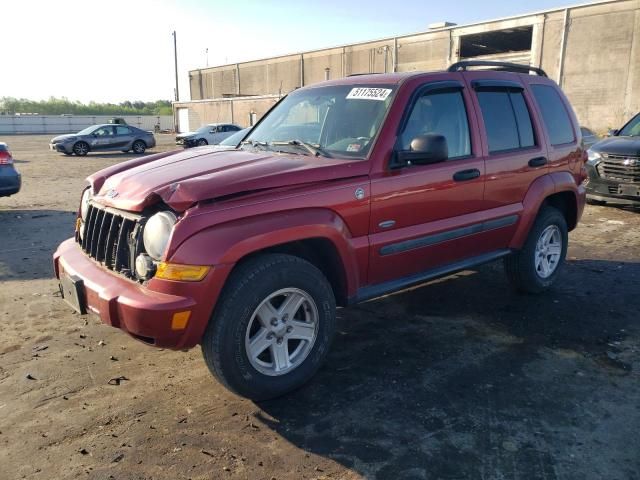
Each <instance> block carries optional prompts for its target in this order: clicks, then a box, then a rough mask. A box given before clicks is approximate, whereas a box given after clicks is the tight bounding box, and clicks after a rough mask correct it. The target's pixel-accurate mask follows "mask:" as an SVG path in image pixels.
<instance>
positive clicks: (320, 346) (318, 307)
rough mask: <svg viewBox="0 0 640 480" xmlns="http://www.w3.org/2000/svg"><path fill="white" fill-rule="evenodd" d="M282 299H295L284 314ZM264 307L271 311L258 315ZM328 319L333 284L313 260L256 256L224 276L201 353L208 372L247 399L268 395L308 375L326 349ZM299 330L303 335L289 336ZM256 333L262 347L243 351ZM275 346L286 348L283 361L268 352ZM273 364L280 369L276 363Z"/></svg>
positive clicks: (332, 314) (331, 325) (330, 330)
mask: <svg viewBox="0 0 640 480" xmlns="http://www.w3.org/2000/svg"><path fill="white" fill-rule="evenodd" d="M282 292H284V293H286V294H287V296H284V294H283V293H282ZM296 295H298V296H299V297H301V298H302V300H300V298H298V297H296ZM305 295H306V297H305ZM270 297H272V298H271V299H270ZM281 297H282V298H281ZM285 299H289V300H293V301H296V302H302V303H299V306H298V307H293V308H292V309H290V312H293V314H292V316H291V318H287V317H286V315H284V312H280V310H279V309H281V308H283V305H284V303H285V302H284V300H285ZM281 300H282V303H280V304H279V303H278V302H280V301H281ZM271 302H273V303H271ZM267 303H269V305H270V307H271V308H268V306H267ZM297 304H298V303H296V305H297ZM265 311H266V312H267V313H266V317H271V316H272V315H273V317H272V318H271V319H267V318H261V317H264V315H262V312H265ZM314 315H315V318H314ZM276 316H277V317H278V318H276ZM335 318H336V303H335V298H334V295H333V291H332V289H331V286H330V285H329V282H328V281H327V279H326V278H325V276H324V275H323V274H322V272H320V270H318V269H317V268H316V267H315V266H314V265H312V264H311V263H309V262H307V261H305V260H303V259H301V258H298V257H294V256H291V255H282V254H265V255H258V256H256V257H254V258H251V259H249V260H247V261H246V262H245V263H241V264H240V265H239V266H237V267H236V269H235V270H234V271H233V272H232V274H231V276H230V277H229V279H228V281H227V284H226V285H225V287H224V290H223V292H222V294H221V295H220V298H219V300H218V304H217V306H216V308H215V311H214V313H213V316H212V318H211V320H210V321H209V324H208V326H207V329H206V331H205V334H204V337H203V340H202V345H201V347H202V353H203V356H204V359H205V362H206V363H207V366H208V367H209V370H210V371H211V373H212V374H213V375H214V376H215V377H216V378H217V379H218V380H219V381H220V383H222V384H223V385H224V386H225V387H227V388H228V389H229V390H232V391H234V392H236V393H238V394H239V395H242V396H244V397H247V398H249V399H251V400H255V401H260V400H268V399H271V398H275V397H279V396H281V395H284V394H286V393H288V392H291V391H293V390H295V389H297V388H299V387H301V386H302V385H303V384H305V383H306V382H307V381H308V380H309V379H310V378H311V377H313V375H314V374H315V373H316V371H317V370H318V369H319V368H320V366H321V365H322V363H323V362H324V360H325V358H326V356H327V353H328V351H329V347H330V345H331V341H332V339H333V334H334V331H335ZM314 319H315V323H314V322H313V320H314ZM274 322H275V323H274ZM265 324H266V325H265ZM301 326H302V327H304V328H302V329H301ZM290 330H292V332H291V333H290ZM274 332H275V333H274ZM296 332H298V333H296ZM302 333H304V338H307V340H301V339H297V338H291V337H295V336H297V335H301V334H302ZM312 335H313V339H311V336H312ZM270 336H271V338H270ZM259 338H262V341H261V345H262V348H263V350H261V349H260V348H258V349H255V351H256V352H262V353H260V354H259V355H257V356H256V355H255V354H251V353H250V348H251V347H250V340H251V342H254V341H255V340H257V339H259ZM279 338H282V340H279ZM300 338H303V337H300ZM265 345H266V346H265ZM281 345H286V347H287V348H288V350H286V349H285V350H284V352H285V353H286V357H285V356H281V357H280V358H286V359H287V362H288V361H290V362H291V364H290V366H288V367H287V366H286V365H287V362H277V361H276V357H275V356H274V355H275V352H282V351H283V347H282V346H281ZM291 350H293V352H292V351H291ZM296 352H298V353H297V356H296ZM278 363H280V365H281V366H284V368H282V369H280V370H279V369H278V367H279V365H278Z"/></svg>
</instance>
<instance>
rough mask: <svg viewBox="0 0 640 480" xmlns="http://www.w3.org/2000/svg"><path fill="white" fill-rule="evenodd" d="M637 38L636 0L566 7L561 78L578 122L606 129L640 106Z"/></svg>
mask: <svg viewBox="0 0 640 480" xmlns="http://www.w3.org/2000/svg"><path fill="white" fill-rule="evenodd" d="M638 42H640V0H631V1H624V2H616V3H611V4H606V5H599V6H593V7H589V8H578V9H575V10H574V9H571V10H569V16H568V31H567V38H566V51H565V56H564V68H563V74H562V78H561V79H560V84H561V86H562V88H563V90H564V92H565V93H566V94H567V96H568V97H569V100H570V101H571V103H572V105H573V107H574V109H575V110H576V114H577V115H578V118H579V119H580V122H581V123H582V124H584V125H586V126H589V127H591V128H594V129H596V130H599V131H604V130H606V129H608V128H616V127H620V126H622V124H623V123H625V122H626V121H627V120H628V119H629V118H631V116H633V115H634V114H635V113H637V112H638V111H640V48H639V46H638ZM556 73H557V72H556Z"/></svg>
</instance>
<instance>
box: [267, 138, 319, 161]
mask: <svg viewBox="0 0 640 480" xmlns="http://www.w3.org/2000/svg"><path fill="white" fill-rule="evenodd" d="M271 145H293V146H294V147H302V148H304V149H305V150H306V151H307V152H309V153H310V154H312V155H315V156H316V157H317V156H319V155H322V156H323V157H329V158H331V154H330V153H329V152H327V151H326V150H323V149H322V147H320V145H317V144H316V145H313V144H311V143H307V142H303V141H302V140H289V141H287V142H271Z"/></svg>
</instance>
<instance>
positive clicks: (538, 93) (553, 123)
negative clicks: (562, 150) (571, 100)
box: [531, 85, 575, 145]
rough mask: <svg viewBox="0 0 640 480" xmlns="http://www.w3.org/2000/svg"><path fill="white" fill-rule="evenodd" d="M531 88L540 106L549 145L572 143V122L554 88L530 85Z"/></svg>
mask: <svg viewBox="0 0 640 480" xmlns="http://www.w3.org/2000/svg"><path fill="white" fill-rule="evenodd" d="M531 90H532V92H533V96H534V97H535V99H536V102H537V103H538V107H540V112H541V113H542V121H543V122H544V125H545V127H546V128H547V133H548V134H549V141H550V142H551V145H562V144H564V143H573V142H574V141H575V135H574V132H573V124H572V123H571V119H570V118H569V113H568V112H567V109H566V107H565V105H564V102H563V101H562V98H560V95H559V94H558V92H557V91H556V89H555V88H553V87H550V86H548V85H531Z"/></svg>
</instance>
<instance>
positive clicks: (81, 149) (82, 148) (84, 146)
mask: <svg viewBox="0 0 640 480" xmlns="http://www.w3.org/2000/svg"><path fill="white" fill-rule="evenodd" d="M73 153H75V154H76V155H78V156H80V157H84V156H85V155H86V154H87V153H89V144H88V143H87V142H77V143H76V144H75V145H74V146H73Z"/></svg>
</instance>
